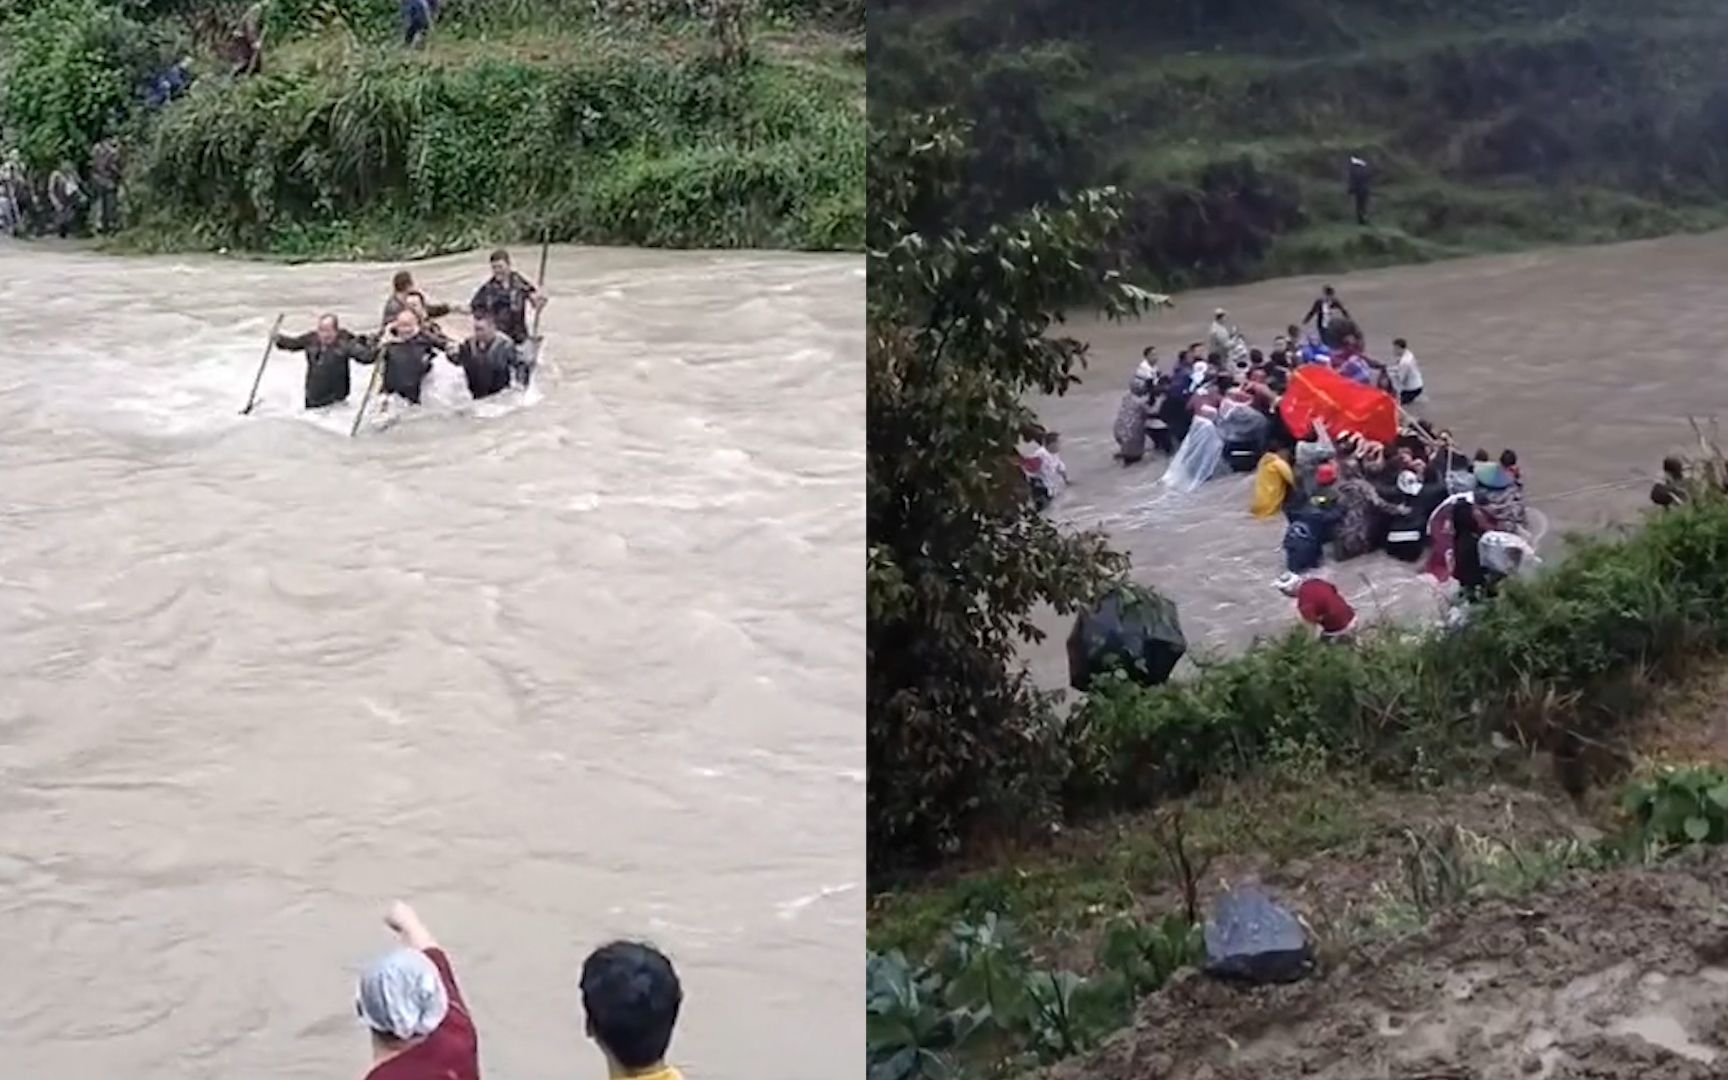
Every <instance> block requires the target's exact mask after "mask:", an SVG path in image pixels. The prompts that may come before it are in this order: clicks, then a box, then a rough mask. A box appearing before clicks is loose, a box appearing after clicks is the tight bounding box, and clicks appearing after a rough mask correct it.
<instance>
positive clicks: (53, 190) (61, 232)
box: [48, 161, 84, 240]
mask: <svg viewBox="0 0 1728 1080" xmlns="http://www.w3.org/2000/svg"><path fill="white" fill-rule="evenodd" d="M83 205H84V185H83V184H81V183H79V181H78V170H77V169H76V168H75V167H73V165H72V163H71V162H70V161H62V162H61V163H60V167H59V168H58V169H55V170H54V171H53V172H52V173H50V174H48V207H49V209H51V210H53V211H54V234H55V235H56V236H58V237H60V239H62V240H64V239H66V237H68V236H70V235H71V234H72V228H73V226H74V225H76V224H77V223H78V211H79V210H80V209H82V207H83Z"/></svg>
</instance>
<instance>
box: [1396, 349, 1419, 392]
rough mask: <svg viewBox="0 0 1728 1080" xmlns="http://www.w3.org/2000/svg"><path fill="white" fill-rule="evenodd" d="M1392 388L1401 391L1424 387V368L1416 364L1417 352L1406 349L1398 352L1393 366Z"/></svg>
mask: <svg viewBox="0 0 1728 1080" xmlns="http://www.w3.org/2000/svg"><path fill="white" fill-rule="evenodd" d="M1392 388H1393V389H1394V390H1397V391H1398V392H1399V393H1406V392H1409V391H1413V390H1420V389H1422V369H1421V368H1419V367H1417V366H1416V354H1415V353H1413V352H1411V351H1410V350H1409V349H1405V350H1404V351H1403V352H1401V353H1399V354H1398V363H1397V364H1396V365H1394V366H1393V368H1392Z"/></svg>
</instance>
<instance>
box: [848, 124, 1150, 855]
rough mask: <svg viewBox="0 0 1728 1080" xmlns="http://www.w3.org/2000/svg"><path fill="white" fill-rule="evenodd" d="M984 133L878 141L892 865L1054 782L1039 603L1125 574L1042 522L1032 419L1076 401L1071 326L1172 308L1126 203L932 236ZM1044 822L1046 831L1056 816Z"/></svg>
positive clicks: (879, 648) (882, 573) (885, 703)
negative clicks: (1124, 237) (1033, 407)
mask: <svg viewBox="0 0 1728 1080" xmlns="http://www.w3.org/2000/svg"><path fill="white" fill-rule="evenodd" d="M963 140H964V132H963V131H962V130H961V129H957V128H954V127H952V126H949V125H948V124H946V123H945V122H944V121H943V120H941V119H940V118H918V119H915V120H911V121H908V122H907V123H905V124H893V125H884V126H883V127H881V128H879V129H878V131H877V132H876V133H874V134H873V137H872V140H871V163H872V168H871V219H870V236H869V241H870V244H869V246H870V288H869V341H868V356H869V365H868V366H869V374H868V383H867V386H868V390H867V393H868V405H869V421H868V423H869V429H868V444H869V455H868V465H867V471H868V479H867V495H868V498H867V506H868V515H869V518H868V535H869V561H868V592H869V635H870V636H869V648H868V658H867V665H866V669H867V672H868V690H869V708H868V746H869V768H870V791H869V815H870V822H869V826H870V827H869V833H870V855H871V858H872V859H873V860H891V859H895V858H899V857H904V856H907V855H916V856H929V855H932V854H935V853H937V852H940V851H943V850H946V849H950V848H951V847H952V846H953V845H954V844H955V842H956V841H957V839H958V838H959V836H960V834H961V833H962V832H963V831H964V830H965V829H966V828H967V827H968V826H969V825H970V824H971V823H972V821H973V820H974V819H975V818H976V816H977V813H978V811H979V810H980V809H981V808H986V807H987V808H991V809H998V810H999V809H1000V808H1002V807H1004V806H1008V805H1014V804H1018V803H1020V802H1022V801H1023V798H1024V797H1025V796H1027V795H1030V796H1031V798H1032V799H1033V801H1034V802H1035V803H1040V804H1041V802H1042V800H1043V798H1044V796H1045V795H1046V794H1047V792H1043V791H1038V790H1036V787H1035V786H1034V787H1033V788H1025V787H1024V786H1023V785H1022V783H1021V780H1022V778H1026V779H1031V780H1033V781H1034V782H1035V784H1036V781H1037V779H1038V778H1039V777H1042V776H1045V775H1047V769H1046V767H1044V766H1043V765H1040V764H1038V763H1037V762H1036V759H1037V758H1039V757H1040V756H1041V755H1043V754H1044V753H1045V752H1046V751H1047V750H1049V749H1050V747H1049V746H1048V744H1047V740H1046V737H1045V735H1044V732H1045V731H1046V730H1047V728H1048V723H1049V709H1048V706H1047V704H1046V703H1045V702H1044V700H1043V699H1042V697H1041V696H1040V695H1039V694H1038V692H1037V691H1036V690H1035V689H1034V688H1033V687H1032V686H1031V685H1030V684H1029V682H1028V681H1027V679H1026V678H1025V675H1024V673H1023V672H1021V671H1019V670H1018V662H1017V660H1016V658H1015V646H1016V643H1017V641H1018V640H1019V638H1021V637H1022V636H1027V635H1031V634H1033V633H1035V631H1034V629H1033V627H1032V623H1031V614H1032V610H1033V607H1034V606H1035V605H1036V604H1038V603H1040V602H1049V603H1052V604H1055V605H1056V606H1057V607H1058V608H1059V609H1066V608H1068V607H1070V606H1071V605H1073V604H1074V603H1076V602H1078V601H1080V600H1082V599H1084V598H1085V597H1086V596H1087V595H1089V594H1090V592H1091V591H1092V590H1094V589H1095V588H1096V587H1097V586H1098V585H1099V584H1100V583H1101V582H1102V581H1103V580H1105V579H1106V578H1107V577H1108V576H1109V575H1110V574H1111V573H1112V572H1114V571H1115V570H1117V569H1119V567H1120V559H1118V558H1117V557H1115V556H1113V555H1111V554H1109V553H1108V552H1106V551H1105V550H1104V548H1103V542H1102V539H1101V538H1100V537H1098V536H1094V535H1086V534H1076V533H1072V532H1066V531H1063V530H1059V529H1057V528H1056V526H1054V525H1053V524H1052V523H1051V522H1050V521H1049V520H1048V519H1046V518H1044V517H1043V516H1041V515H1040V514H1039V513H1038V512H1037V511H1036V510H1034V509H1033V507H1032V505H1031V502H1030V500H1029V499H1028V498H1027V493H1026V488H1025V484H1024V482H1023V481H1021V480H1020V477H1019V468H1018V466H1017V465H1016V464H1015V443H1016V439H1017V437H1018V435H1019V433H1020V432H1021V431H1022V430H1024V429H1025V428H1026V427H1027V425H1028V424H1030V423H1031V421H1032V414H1031V412H1030V410H1028V409H1027V408H1026V406H1025V405H1024V404H1023V402H1022V398H1023V397H1024V395H1026V394H1027V393H1028V392H1030V391H1032V390H1038V391H1041V392H1043V393H1059V392H1061V391H1062V390H1063V389H1065V388H1066V387H1068V386H1069V385H1071V384H1072V383H1073V381H1074V379H1075V378H1076V374H1077V369H1078V367H1079V366H1080V365H1082V364H1083V363H1084V360H1085V354H1086V346H1085V345H1084V344H1083V343H1081V342H1079V341H1077V340H1075V339H1073V338H1070V337H1066V336H1063V335H1061V334H1059V333H1058V332H1056V324H1057V323H1058V321H1059V320H1060V313H1061V312H1062V311H1064V310H1071V309H1073V308H1075V307H1081V306H1084V307H1096V308H1100V309H1102V310H1104V311H1105V312H1107V313H1109V314H1111V315H1123V314H1128V313H1132V312H1136V311H1138V310H1140V309H1141V308H1143V307H1144V306H1145V305H1146V304H1147V303H1148V302H1150V301H1152V300H1154V299H1155V298H1153V297H1151V296H1150V295H1148V294H1145V293H1143V292H1141V291H1140V290H1138V289H1135V288H1133V287H1132V286H1130V285H1128V284H1127V283H1126V282H1125V281H1124V280H1123V278H1122V276H1121V274H1120V273H1119V272H1118V271H1117V270H1116V269H1114V268H1113V267H1112V266H1111V265H1110V263H1109V260H1107V259H1103V260H1101V259H1100V258H1099V257H1098V254H1097V253H1098V252H1099V251H1100V250H1108V249H1109V248H1110V247H1111V237H1112V234H1113V232H1114V230H1115V229H1116V227H1117V225H1118V222H1119V213H1118V210H1117V208H1116V206H1115V204H1114V199H1113V196H1112V195H1111V193H1109V192H1091V193H1086V194H1084V195H1082V196H1080V197H1078V198H1077V199H1076V200H1075V201H1074V202H1073V203H1071V204H1068V205H1064V206H1061V207H1059V208H1052V209H1048V210H1037V211H1033V212H1030V213H1028V214H1025V215H1022V216H1020V217H1017V218H1014V219H1010V220H1009V221H1007V222H1005V223H1003V224H1000V225H995V226H992V227H989V228H986V229H981V230H979V231H977V232H975V233H973V232H967V231H963V230H960V229H955V228H941V227H937V228H933V229H929V230H927V231H918V230H915V229H914V228H913V227H912V222H913V221H915V220H917V219H918V218H919V217H920V215H921V214H922V213H923V212H924V210H925V209H926V208H927V207H929V206H931V205H933V204H938V203H941V202H943V201H945V200H948V199H951V198H952V197H953V194H954V190H953V189H954V185H955V183H956V182H957V179H958V177H959V176H960V174H961V170H962V169H963V168H964V164H965V159H964V156H963V155H962V154H961V153H960V147H961V144H962V142H963ZM1042 808H1043V807H1042V806H1041V805H1040V806H1039V807H1038V809H1042Z"/></svg>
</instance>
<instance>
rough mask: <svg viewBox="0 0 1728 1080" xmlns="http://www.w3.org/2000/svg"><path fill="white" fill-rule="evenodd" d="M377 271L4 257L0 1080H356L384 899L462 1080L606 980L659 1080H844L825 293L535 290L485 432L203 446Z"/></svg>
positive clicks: (719, 277) (593, 1065)
mask: <svg viewBox="0 0 1728 1080" xmlns="http://www.w3.org/2000/svg"><path fill="white" fill-rule="evenodd" d="M535 261H536V260H535V258H534V253H532V252H526V251H525V252H522V253H521V254H520V259H519V262H520V263H522V264H524V265H523V266H522V269H524V270H525V271H526V272H528V273H530V274H532V273H533V272H534V269H535V267H534V263H535ZM393 269H394V267H389V266H355V265H341V266H328V265H315V266H301V267H275V266H266V265H260V264H250V263H236V262H230V261H223V260H217V259H213V258H149V259H120V258H112V257H104V256H100V255H95V254H89V253H81V252H78V251H76V250H73V249H70V248H65V247H57V246H52V245H49V246H38V247H31V246H17V245H13V246H4V245H0V299H3V301H4V302H3V303H0V341H3V342H4V344H3V345H0V476H3V477H4V488H3V491H0V643H3V650H0V831H3V832H4V835H5V838H6V839H5V841H4V844H3V845H0V952H3V953H4V955H5V956H6V957H7V960H8V967H9V970H10V973H11V974H10V976H9V977H8V978H7V979H6V980H5V982H4V988H3V989H0V1060H4V1062H5V1065H4V1067H3V1068H0V1073H3V1074H4V1075H5V1076H8V1077H19V1078H49V1077H66V1078H82V1077H97V1076H106V1077H126V1078H128V1080H198V1078H211V1080H215V1078H218V1077H220V1078H231V1077H240V1076H259V1077H262V1076H270V1077H284V1078H286V1077H305V1078H308V1080H310V1078H312V1077H318V1078H321V1080H328V1078H331V1077H342V1076H352V1077H359V1076H360V1075H361V1074H362V1073H363V1072H364V1070H365V1068H366V1066H367V1064H368V1049H367V1045H366V1039H365V1036H364V1034H363V1032H362V1031H361V1029H360V1028H359V1027H358V1026H357V1021H356V1020H355V1017H354V1010H353V979H354V976H355V974H356V972H357V970H358V967H359V965H360V964H361V963H362V962H364V961H365V960H367V959H368V958H370V957H371V956H372V955H373V954H375V953H376V952H378V951H380V950H382V949H383V948H384V947H385V946H386V945H387V943H388V939H387V935H386V932H385V931H384V929H383V927H382V925H381V924H380V921H379V919H380V915H381V914H382V912H383V911H384V908H385V905H386V904H387V902H388V901H389V900H390V899H392V898H393V897H397V896H401V897H404V898H407V899H409V900H411V901H412V902H414V903H415V904H416V905H417V906H418V907H419V909H420V911H421V913H422V915H423V916H424V918H425V919H426V920H427V922H428V923H429V924H430V925H431V927H432V929H433V930H434V932H435V933H437V934H438V935H439V937H440V938H441V939H442V940H443V942H444V943H445V944H446V946H447V947H448V948H449V950H450V953H451V955H452V957H453V959H454V962H455V965H456V970H457V974H458V976H459V977H460V978H461V979H462V981H463V983H464V988H465V990H466V992H467V995H468V997H469V1000H470V1002H471V1004H472V1006H473V1009H474V1012H475V1015H476V1019H477V1022H478V1026H479V1029H480V1035H481V1053H482V1063H483V1068H484V1071H485V1072H486V1074H487V1075H490V1076H498V1077H559V1076H562V1077H572V1076H583V1075H589V1076H594V1075H600V1074H601V1072H602V1071H603V1065H602V1063H601V1061H600V1059H599V1057H598V1055H597V1054H596V1053H595V1051H594V1050H593V1048H592V1047H591V1046H590V1045H589V1044H587V1043H586V1042H585V1041H584V1040H583V1038H582V1019H581V1011H580V1006H579V1002H578V995H577V989H576V974H577V969H578V966H579V964H580V962H581V959H582V957H583V955H584V954H585V953H586V951H587V950H588V949H589V948H591V947H592V946H594V945H597V944H599V943H601V942H602V941H604V940H607V939H608V938H609V937H611V936H617V935H631V936H644V937H647V938H650V939H652V940H654V941H656V942H658V943H660V944H661V945H662V946H663V947H665V948H666V949H667V950H668V951H669V952H670V953H671V954H672V956H673V958H674V960H675V962H676V963H677V964H678V966H679V968H680V971H681V972H682V975H683V977H684V980H685V983H686V1007H685V1012H684V1019H683V1022H682V1023H681V1025H680V1031H679V1035H678V1038H677V1040H676V1042H675V1044H674V1053H675V1057H676V1058H677V1060H678V1061H679V1062H681V1063H683V1064H685V1065H687V1066H688V1067H689V1070H690V1072H691V1075H692V1076H697V1077H703V1078H706V1080H824V1078H833V1080H839V1078H841V1077H851V1076H854V1075H856V1073H857V1064H856V1063H857V1061H858V1059H859V1057H860V1056H861V1052H862V1046H861V1042H862V1038H861V1030H860V1025H859V1024H858V1020H857V1017H858V998H859V989H860V987H859V983H860V975H859V965H858V962H857V960H858V957H857V951H858V946H859V942H860V941H861V940H862V935H863V904H862V899H861V892H860V889H861V879H862V867H863V863H864V850H863V848H864V830H863V827H862V822H863V814H864V752H863V734H862V733H863V725H862V723H861V722H860V720H859V718H860V717H861V716H862V715H863V702H864V690H863V678H862V675H863V672H862V668H861V658H862V657H863V655H864V617H863V604H862V594H861V592H860V590H859V552H860V551H861V550H862V546H863V530H864V526H863V520H864V518H863V482H862V481H863V460H864V457H863V455H864V446H863V439H864V437H863V430H864V425H863V412H864V402H863V395H862V392H861V386H862V383H863V378H862V373H863V310H862V309H863V267H862V264H861V262H860V260H858V259H856V258H845V257H804V256H794V255H775V254H738V255H714V254H675V253H644V252H635V251H618V250H592V249H575V248H558V249H554V251H553V254H552V260H551V270H550V274H549V277H548V292H549V293H550V294H551V295H552V296H553V297H554V300H553V302H552V304H551V305H550V306H548V308H547V309H546V315H545V326H544V328H543V329H544V331H545V333H546V335H547V340H548V345H547V355H546V359H545V363H546V365H547V367H546V368H545V369H544V373H543V375H542V376H541V377H540V378H539V379H538V380H537V382H536V386H535V389H534V391H532V393H531V394H530V395H529V397H528V398H527V399H526V400H523V399H521V398H519V397H508V398H505V399H501V400H496V401H492V402H488V403H484V404H483V406H481V407H478V408H476V407H475V406H473V405H472V403H470V402H468V401H467V400H466V390H465V389H464V388H463V386H462V382H461V377H460V374H459V373H458V372H456V371H455V370H454V369H450V368H442V369H441V370H440V371H439V372H438V373H437V374H436V375H435V379H434V386H433V388H432V390H431V391H430V392H429V394H428V399H427V400H428V404H427V405H426V407H424V408H423V409H422V410H420V411H419V413H418V414H416V415H411V416H407V417H405V418H402V419H399V420H397V421H396V422H394V423H393V424H392V425H391V426H389V427H388V428H377V427H372V426H369V427H368V428H367V429H365V430H363V431H362V432H361V434H360V436H359V437H358V438H355V439H352V440H350V439H349V438H348V437H347V431H348V425H349V420H350V419H351V417H352V414H353V410H352V406H351V405H350V406H346V407H338V408H337V409H336V410H335V412H334V413H333V414H332V415H329V416H324V417H309V416H307V415H306V414H305V413H304V411H303V410H301V409H300V407H299V406H300V399H299V394H300V380H301V373H302V371H303V364H302V363H301V362H300V361H299V360H298V359H297V358H296V357H293V356H287V355H278V356H277V357H276V358H275V359H274V360H273V361H272V364H271V367H270V369H269V372H268V375H267V377H266V379H265V381H264V386H263V399H262V404H261V406H260V407H259V409H258V410H257V412H256V413H255V414H254V415H253V416H251V417H248V418H241V417H240V416H239V415H238V412H239V409H240V406H241V404H242V403H243V402H244V401H245V397H246V392H247V390H248V388H249V386H250V384H251V382H252V377H253V373H254V371H255V369H256V365H257V363H258V359H259V356H260V353H261V351H262V345H263V340H264V335H265V332H266V330H267V329H268V327H269V326H270V324H271V322H272V321H273V319H274V317H275V315H276V313H277V312H278V311H283V312H286V313H287V316H288V327H289V328H290V329H294V330H300V329H305V328H308V327H310V325H311V322H312V320H313V319H314V317H315V316H316V315H317V313H318V312H320V311H322V310H325V309H334V310H336V311H338V312H340V313H342V314H343V315H344V316H346V317H348V318H349V319H350V321H352V322H356V323H370V322H371V321H372V320H375V319H376V318H377V317H378V316H377V312H378V311H379V309H380V307H381V305H382V302H383V300H384V298H385V293H386V292H387V291H388V280H389V274H390V271H391V270H393ZM485 272H486V268H485V262H484V258H483V256H468V257H460V258H448V259H440V260H436V261H433V262H428V263H422V264H418V265H417V266H416V267H415V273H416V275H417V276H418V277H419V279H420V281H421V283H422V285H423V286H425V287H426V288H427V291H428V292H429V293H430V294H431V295H432V297H433V298H434V299H435V300H436V299H444V298H448V299H451V300H454V301H456V302H457V303H458V304H465V302H466V299H467V297H468V295H469V293H470V292H471V291H472V290H473V288H474V287H475V286H476V285H477V284H478V283H479V280H480V279H481V278H482V277H483V276H484V274H485ZM449 324H450V325H449V326H448V329H451V330H453V331H460V330H465V328H466V319H463V318H453V319H451V320H449ZM362 383H363V381H362V380H361V379H359V378H356V393H355V398H356V400H357V399H358V396H359V395H358V388H359V386H360V385H362Z"/></svg>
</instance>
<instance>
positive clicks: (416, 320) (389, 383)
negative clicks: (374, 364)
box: [382, 309, 456, 405]
mask: <svg viewBox="0 0 1728 1080" xmlns="http://www.w3.org/2000/svg"><path fill="white" fill-rule="evenodd" d="M383 350H384V385H383V388H382V389H383V390H384V393H385V394H388V395H394V396H396V397H399V398H401V399H402V400H404V401H406V402H408V404H410V405H418V404H420V386H421V384H422V383H424V382H425V381H426V373H427V372H429V371H431V370H432V354H433V353H443V354H444V355H445V356H450V355H452V354H454V353H455V351H456V346H455V345H454V344H452V343H451V341H450V339H449V338H447V337H445V336H444V335H442V334H439V333H436V332H433V331H429V330H427V329H426V328H424V327H422V326H421V325H420V317H419V316H418V315H416V314H414V312H413V310H412V309H410V310H406V311H403V312H401V313H399V314H398V315H397V316H396V321H395V322H393V323H391V324H390V328H389V329H388V330H386V331H385V332H384V338H383Z"/></svg>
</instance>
